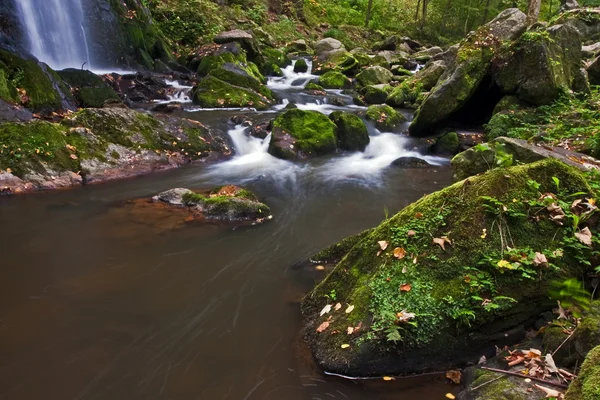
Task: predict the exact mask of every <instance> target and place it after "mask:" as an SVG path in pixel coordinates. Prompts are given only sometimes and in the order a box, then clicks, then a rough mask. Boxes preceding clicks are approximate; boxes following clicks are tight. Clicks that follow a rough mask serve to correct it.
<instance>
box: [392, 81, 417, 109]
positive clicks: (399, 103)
mask: <svg viewBox="0 0 600 400" xmlns="http://www.w3.org/2000/svg"><path fill="white" fill-rule="evenodd" d="M422 91H423V87H422V86H421V85H420V84H419V83H418V82H417V81H415V80H414V79H408V80H406V81H404V82H402V83H401V84H400V85H399V86H397V87H395V88H394V90H392V92H391V93H390V94H389V95H388V97H387V99H386V100H385V102H386V103H387V104H389V105H391V106H394V107H407V108H413V107H414V105H415V103H416V101H417V98H418V97H419V94H421V92H422Z"/></svg>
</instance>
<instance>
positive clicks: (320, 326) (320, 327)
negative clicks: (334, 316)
mask: <svg viewBox="0 0 600 400" xmlns="http://www.w3.org/2000/svg"><path fill="white" fill-rule="evenodd" d="M327 328H329V321H325V322H323V323H322V324H321V325H319V327H318V328H317V332H319V333H321V332H324V331H325V330H326V329H327Z"/></svg>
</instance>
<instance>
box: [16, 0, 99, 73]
mask: <svg viewBox="0 0 600 400" xmlns="http://www.w3.org/2000/svg"><path fill="white" fill-rule="evenodd" d="M17 7H18V10H19V14H20V17H21V19H22V21H23V25H24V26H25V28H26V34H27V39H28V42H29V51H30V52H31V53H32V54H33V55H34V56H36V57H37V58H38V59H39V60H40V61H43V62H45V63H47V64H48V65H50V67H52V68H53V69H55V70H60V69H64V68H69V67H73V68H80V67H81V66H82V65H83V64H84V63H87V65H86V68H88V69H91V65H90V55H89V51H88V46H87V39H86V32H85V27H84V19H83V11H82V8H81V0H17Z"/></svg>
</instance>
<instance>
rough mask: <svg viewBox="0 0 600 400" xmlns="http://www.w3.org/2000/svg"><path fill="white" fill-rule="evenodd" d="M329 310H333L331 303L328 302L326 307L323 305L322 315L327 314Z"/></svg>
mask: <svg viewBox="0 0 600 400" xmlns="http://www.w3.org/2000/svg"><path fill="white" fill-rule="evenodd" d="M329 311H331V304H327V305H326V306H325V307H323V309H322V310H321V317H322V316H323V315H325V314H327V313H328V312H329Z"/></svg>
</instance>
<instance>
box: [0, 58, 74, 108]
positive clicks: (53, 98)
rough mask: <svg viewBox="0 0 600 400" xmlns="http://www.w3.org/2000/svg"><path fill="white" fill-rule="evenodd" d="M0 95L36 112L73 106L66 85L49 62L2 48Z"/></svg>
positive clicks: (8, 100)
mask: <svg viewBox="0 0 600 400" xmlns="http://www.w3.org/2000/svg"><path fill="white" fill-rule="evenodd" d="M0 98H1V99H3V100H5V101H7V102H10V103H17V104H20V105H23V106H25V107H26V108H28V109H30V110H32V111H35V112H51V111H58V110H60V109H74V107H73V104H72V98H71V94H70V92H69V89H68V87H67V85H65V83H64V82H63V80H62V79H61V78H60V76H58V74H57V73H56V72H55V71H53V70H52V69H50V67H48V66H47V65H46V64H43V63H38V62H37V61H35V60H25V59H23V58H21V57H19V56H17V55H15V54H12V53H9V52H7V51H5V50H0Z"/></svg>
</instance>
